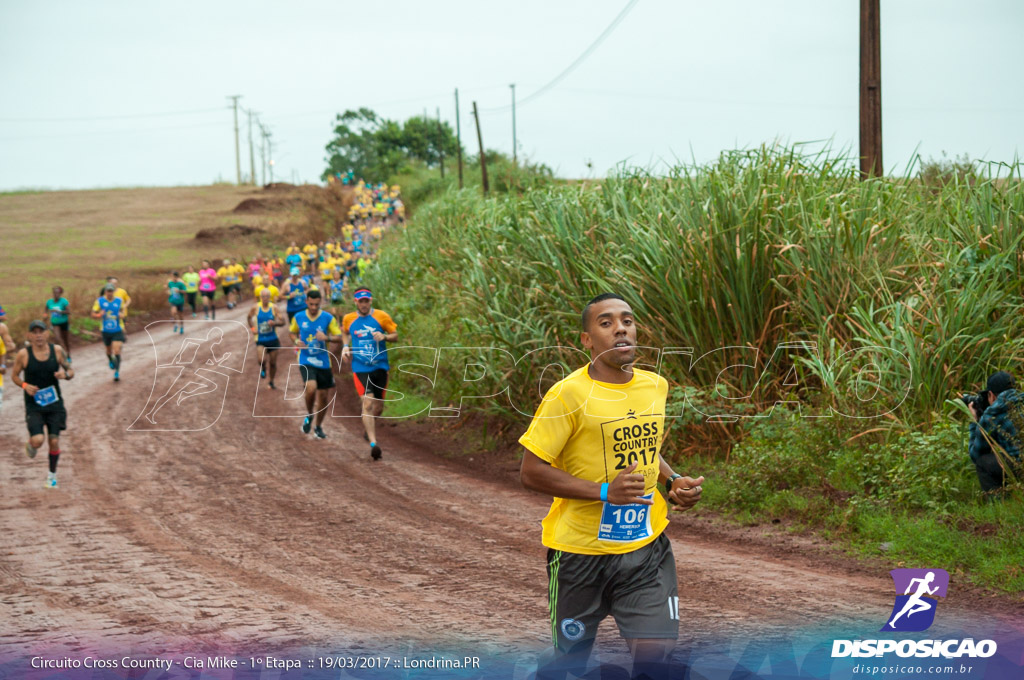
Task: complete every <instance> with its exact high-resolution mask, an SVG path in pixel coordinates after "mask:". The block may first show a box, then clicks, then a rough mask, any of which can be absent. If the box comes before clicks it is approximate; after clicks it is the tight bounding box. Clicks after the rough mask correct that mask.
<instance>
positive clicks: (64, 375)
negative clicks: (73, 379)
mask: <svg viewBox="0 0 1024 680" xmlns="http://www.w3.org/2000/svg"><path fill="white" fill-rule="evenodd" d="M53 377H54V378H56V379H57V380H67V379H68V375H67V373H65V372H64V369H63V368H62V369H60V370H59V371H57V372H56V373H54V374H53Z"/></svg>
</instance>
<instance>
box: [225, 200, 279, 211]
mask: <svg viewBox="0 0 1024 680" xmlns="http://www.w3.org/2000/svg"><path fill="white" fill-rule="evenodd" d="M268 209H270V206H269V205H268V204H267V202H266V201H263V200H261V199H258V198H247V199H245V200H244V201H242V202H241V203H239V204H238V205H236V206H235V209H234V210H232V211H231V212H236V213H252V212H264V211H266V210H268Z"/></svg>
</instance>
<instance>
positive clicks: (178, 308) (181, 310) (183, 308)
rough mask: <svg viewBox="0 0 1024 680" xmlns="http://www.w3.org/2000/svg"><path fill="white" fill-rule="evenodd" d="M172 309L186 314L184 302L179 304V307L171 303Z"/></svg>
mask: <svg viewBox="0 0 1024 680" xmlns="http://www.w3.org/2000/svg"><path fill="white" fill-rule="evenodd" d="M171 307H174V308H175V309H176V310H178V311H179V312H184V311H185V303H184V302H182V303H181V304H178V305H176V304H174V303H173V302H172V303H171Z"/></svg>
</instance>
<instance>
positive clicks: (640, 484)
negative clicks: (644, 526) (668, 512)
mask: <svg viewBox="0 0 1024 680" xmlns="http://www.w3.org/2000/svg"><path fill="white" fill-rule="evenodd" d="M636 466H637V463H633V464H632V465H630V466H629V467H628V468H626V469H625V470H623V471H622V472H620V473H619V476H618V477H616V478H615V479H613V480H612V481H611V483H610V484H609V485H608V502H609V503H611V504H612V505H628V504H630V503H638V504H640V505H654V501H653V500H651V499H649V498H643V495H644V486H645V484H644V476H643V475H639V474H634V473H633V470H636Z"/></svg>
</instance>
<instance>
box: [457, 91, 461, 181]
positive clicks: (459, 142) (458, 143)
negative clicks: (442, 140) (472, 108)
mask: <svg viewBox="0 0 1024 680" xmlns="http://www.w3.org/2000/svg"><path fill="white" fill-rule="evenodd" d="M455 143H456V145H457V146H458V154H459V188H460V189H461V188H462V127H461V126H460V125H459V88H455Z"/></svg>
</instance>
